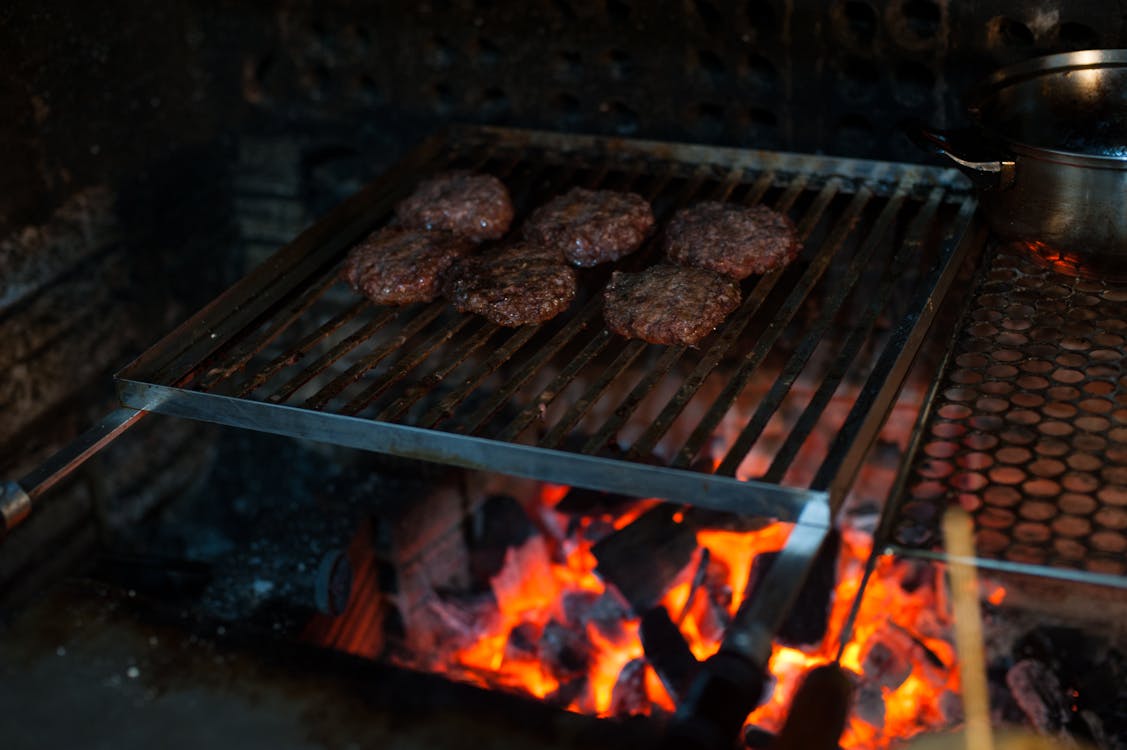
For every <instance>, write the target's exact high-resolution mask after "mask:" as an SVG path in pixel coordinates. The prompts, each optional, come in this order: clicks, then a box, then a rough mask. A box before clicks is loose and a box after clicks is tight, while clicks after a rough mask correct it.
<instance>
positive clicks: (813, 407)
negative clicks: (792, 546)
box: [736, 189, 942, 481]
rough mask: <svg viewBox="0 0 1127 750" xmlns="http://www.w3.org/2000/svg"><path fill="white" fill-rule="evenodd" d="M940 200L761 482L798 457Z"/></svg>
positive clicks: (919, 221)
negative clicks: (800, 449)
mask: <svg viewBox="0 0 1127 750" xmlns="http://www.w3.org/2000/svg"><path fill="white" fill-rule="evenodd" d="M941 198H942V191H941V190H940V189H937V190H935V191H933V193H932V196H931V197H930V198H929V200H928V202H927V203H926V204H925V205H924V207H923V209H922V210H921V211H920V213H919V214H918V215H917V216H916V218H915V219H914V220H913V222H912V226H911V227H910V228H909V230H908V233H909V239H908V240H907V241H906V242H905V243H904V245H903V246H902V247H901V249H900V252H899V253H898V254H897V255H896V257H895V258H894V259H893V261H892V265H891V267H890V268H889V270H888V271H887V272H886V273H885V276H884V279H883V280H882V281H881V284H880V287H879V288H878V290H877V292H876V294H875V295H873V299H872V301H871V302H870V303H869V305H868V307H867V309H866V310H865V312H864V313H863V314H862V316H861V318H860V320H858V322H857V325H855V326H854V327H853V329H852V330H851V331H850V332H849V334H848V335H847V337H846V339H845V343H843V344H842V347H841V351H840V352H839V353H838V356H837V357H836V358H835V359H834V361H833V362H832V363H831V364H830V365H829V367H828V368H827V371H826V376H825V378H824V379H823V380H822V382H821V384H820V385H819V386H818V389H817V390H816V391H815V392H814V395H813V397H812V398H811V399H810V402H809V403H808V404H807V406H806V409H805V410H803V412H802V415H801V416H800V417H799V418H798V421H797V422H796V424H795V426H794V429H792V430H791V433H790V434H789V435H788V436H787V439H786V441H785V442H784V443H783V445H782V446H781V447H780V448H779V451H778V453H776V454H775V460H774V461H772V462H771V466H770V467H769V468H768V469H767V473H766V474H764V475H763V477H764V479H766V480H767V481H772V479H774V478H777V479H776V481H781V479H782V477H783V475H784V474H785V473H786V470H787V469H788V468H789V467H790V465H791V462H792V461H794V459H795V457H796V456H797V455H798V451H799V448H800V447H801V446H802V443H803V442H804V441H805V440H806V438H807V437H809V435H810V433H811V431H812V430H813V428H814V425H815V424H816V423H817V421H818V418H819V417H820V416H821V414H822V411H823V410H824V409H825V407H826V405H827V404H829V402H830V399H831V398H833V395H834V393H835V392H836V391H837V388H838V386H839V385H840V384H841V381H842V378H844V377H845V373H846V371H847V370H848V367H849V365H850V363H851V362H852V361H853V360H854V358H855V357H856V356H857V354H858V352H860V350H861V347H862V346H864V344H865V341H866V339H867V338H868V336H869V334H870V332H871V330H872V327H873V325H874V324H875V323H876V319H877V316H878V315H879V314H880V312H881V311H882V310H883V309H885V305H886V304H887V303H888V300H889V297H890V296H891V294H892V291H893V290H894V289H895V284H896V281H897V280H898V279H899V278H900V276H901V274H903V273H904V272H905V271H906V270H907V267H908V264H909V263H911V261H912V259H913V257H914V255H915V253H916V249H917V247H918V245H919V242H920V241H921V235H922V233H923V232H925V231H926V230H927V229H928V228H929V227H930V225H931V222H932V220H933V219H934V218H935V212H936V211H937V209H938V208H939V201H940V199H941ZM741 437H742V436H741ZM736 445H737V446H739V447H740V448H741V449H742V450H744V452H745V453H746V451H747V450H748V449H750V447H751V444H750V443H748V444H746V446H745V445H744V444H743V443H742V442H741V441H737V443H736ZM741 457H742V455H741Z"/></svg>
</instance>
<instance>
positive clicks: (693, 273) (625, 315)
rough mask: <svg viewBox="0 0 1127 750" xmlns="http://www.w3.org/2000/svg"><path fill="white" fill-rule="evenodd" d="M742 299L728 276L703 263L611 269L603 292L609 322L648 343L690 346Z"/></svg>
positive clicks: (738, 288) (605, 314)
mask: <svg viewBox="0 0 1127 750" xmlns="http://www.w3.org/2000/svg"><path fill="white" fill-rule="evenodd" d="M739 304H740V287H739V285H738V284H737V283H736V282H735V281H734V280H732V279H731V278H730V277H728V276H725V275H723V274H719V273H716V272H715V271H709V270H707V269H704V268H687V267H684V266H670V265H659V266H651V267H649V268H647V269H646V270H644V271H642V272H641V273H623V272H621V271H615V272H614V273H613V274H611V278H610V283H609V284H608V285H607V288H606V290H605V291H604V292H603V317H604V318H605V319H606V323H607V327H608V328H610V330H612V331H614V332H615V333H617V334H619V335H621V336H625V337H627V338H631V339H642V340H643V341H648V342H650V343H651V344H684V345H686V346H693V345H694V344H696V343H697V342H698V341H700V340H701V339H703V338H704V337H705V336H707V335H708V334H709V333H710V332H711V331H712V330H714V329H715V328H716V326H718V325H720V324H721V323H722V322H723V321H724V319H725V318H726V317H728V315H730V314H731V312H732V311H733V310H735V309H736V308H737V307H739Z"/></svg>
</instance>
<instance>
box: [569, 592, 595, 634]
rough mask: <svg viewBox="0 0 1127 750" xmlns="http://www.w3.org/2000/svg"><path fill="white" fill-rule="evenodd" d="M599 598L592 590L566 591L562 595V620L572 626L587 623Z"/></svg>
mask: <svg viewBox="0 0 1127 750" xmlns="http://www.w3.org/2000/svg"><path fill="white" fill-rule="evenodd" d="M599 598H600V597H599V594H597V593H595V592H594V591H568V592H567V593H566V594H564V595H563V613H564V622H565V623H566V624H567V625H568V626H569V627H573V628H574V627H581V626H583V625H585V624H587V620H589V619H590V613H591V610H593V609H594V608H595V603H596V602H598V601H599Z"/></svg>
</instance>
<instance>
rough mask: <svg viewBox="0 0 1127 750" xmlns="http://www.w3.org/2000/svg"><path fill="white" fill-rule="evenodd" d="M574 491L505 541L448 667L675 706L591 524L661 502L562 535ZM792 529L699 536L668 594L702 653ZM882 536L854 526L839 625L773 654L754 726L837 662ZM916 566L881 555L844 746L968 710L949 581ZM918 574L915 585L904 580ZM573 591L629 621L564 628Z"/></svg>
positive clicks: (852, 644) (498, 682) (490, 680)
mask: <svg viewBox="0 0 1127 750" xmlns="http://www.w3.org/2000/svg"><path fill="white" fill-rule="evenodd" d="M566 491H567V488H566V487H562V488H561V487H558V486H548V487H545V488H544V490H543V492H542V495H541V498H540V500H541V504H540V507H539V509H538V511H537V512H538V513H539V514H540V518H539V519H538V521H539V523H538V526H539V527H540V528H541V529H544V530H545V535H540V536H534V537H532V538H531V539H529V540H528V541H527V542H525V543H524V544H522V545H521V546H519V547H516V548H510V549H509V550H508V551H507V553H506V558H505V563H504V565H503V567H502V569H501V570H500V572H499V573H498V574H497V575H496V576H495V577H494V578H493V579H492V582H491V584H492V594H493V598H494V599H495V600H496V605H497V615H496V617H495V618H492V619H491V620H490V622H489V625H488V628H487V629H486V631H485V632H482V633H481V634H480V636H479V637H477V638H476V640H474V641H473V642H472V643H470V644H468V645H460V646H458V647H456V648H452V649H451V650H450V652H449V653H447V654H444V655H443V658H442V663H443V665H444V666H442V667H441V669H442V671H445V672H446V673H448V674H449V675H451V676H453V677H455V678H458V679H463V680H467V681H471V682H475V683H477V684H480V685H483V686H486V687H491V688H499V689H507V690H514V691H519V692H524V693H527V694H529V695H532V696H536V697H538V698H542V699H546V700H550V701H552V702H554V703H556V704H557V705H564V706H566V707H567V708H568V709H569V710H573V711H578V712H584V713H590V714H595V715H599V716H614V715H623V714H630V713H652V712H655V711H656V712H667V713H668V712H672V711H673V710H674V709H675V705H674V700H673V698H672V697H671V695H670V693H669V692H668V690H667V689H666V686H665V685H664V684H663V683H662V681H661V678H660V677H659V675H658V674H657V673H656V672H655V671H654V669H653V668H652V667H651V666H650V665H649V664H648V663H647V662H646V659H645V651H644V649H643V647H642V643H641V639H640V636H639V630H640V622H639V620H638V619H637V618H636V617H633V616H632V615H630V614H629V612H628V609H627V608H626V607H625V605H624V604H622V603H621V602H620V599H618V598H617V596H616V594H615V593H614V592H608V589H607V586H606V584H605V583H604V582H603V581H602V579H600V578H599V576H598V575H597V574H596V564H597V561H596V559H595V556H594V554H593V553H592V546H593V542H592V541H591V538H590V534H589V533H588V532H590V531H592V524H595V523H600V524H602V525H603V527H604V528H605V527H607V526H611V527H613V528H622V527H624V526H625V525H627V524H628V523H630V522H631V521H633V520H634V519H635V518H636V517H637V516H638V515H640V514H641V513H642V512H644V511H645V510H647V509H649V508H650V507H652V506H653V504H654V503H655V502H656V501H646V502H644V503H640V504H638V505H636V506H634V507H632V508H631V509H630V510H629V512H627V513H624V514H621V515H618V516H617V517H613V518H610V517H607V518H599V519H593V518H587V519H583V520H581V521H579V522H578V524H577V523H576V522H575V521H574V520H572V523H571V526H570V532H571V533H564V532H563V531H562V530H564V529H569V526H568V522H567V519H566V518H565V517H564V516H562V515H561V514H557V513H556V512H555V511H554V510H553V509H552V508H553V506H554V505H555V504H556V503H557V502H558V501H559V500H560V499H561V498H562V497H563V495H564V494H565V493H566ZM674 520H675V522H678V523H681V522H683V521H684V515H683V514H678V515H676V516H675V517H674ZM577 527H578V528H577ZM557 531H558V534H557ZM789 532H790V526H789V525H787V524H781V523H776V524H771V525H768V526H766V527H765V528H762V529H758V530H754V531H747V532H742V531H741V532H737V531H723V530H700V531H698V532H697V535H696V536H697V544H698V546H699V549H698V551H697V554H696V556H695V557H694V559H693V561H692V562H691V563H690V564H689V565H688V566H687V567H686V570H685V571H684V572H683V574H682V575H681V577H680V578H679V579H678V580H677V581H676V583H675V585H673V586H672V587H671V588H670V589H669V590H668V592H667V593H666V594H665V596H664V598H663V599H662V602H661V603H662V605H663V606H664V607H665V608H666V610H667V611H668V613H669V615H670V618H671V620H673V622H674V623H676V625H677V626H678V628H679V629H680V631H681V633H682V634H683V635H684V637H685V639H686V641H687V643H688V644H689V648H690V650H691V651H692V653H693V654H694V655H695V656H696V658H697V659H700V660H703V659H706V658H708V657H709V656H711V655H712V654H714V653H715V652H716V650H717V649H718V648H719V646H720V641H721V639H722V637H723V626H724V625H725V624H726V619H727V618H729V617H731V616H732V615H734V613H735V611H736V609H737V607H738V606H739V603H740V602H741V601H742V599H743V597H744V594H745V587H746V585H747V582H748V572H749V570H750V569H751V566H752V565H753V563H754V561H755V558H756V556H757V555H760V554H763V553H765V552H773V551H777V550H779V549H781V548H782V547H783V544H784V543H785V542H786V538H787V535H788V533H789ZM870 545H871V540H870V539H869V537H868V536H867V535H865V534H862V533H858V532H852V533H851V532H846V533H845V534H844V536H843V545H842V554H841V560H840V563H839V574H838V584H837V588H836V591H835V597H834V600H833V604H832V612H831V614H830V618H829V620H830V626H829V628H828V630H827V633H826V636H825V638H824V639H823V642H822V643H821V644H820V645H818V646H816V647H813V648H809V649H807V650H799V649H796V648H788V647H784V646H778V645H777V646H776V647H775V650H774V652H773V654H772V656H771V660H770V664H769V668H770V671H771V673H772V675H773V677H774V685H773V687H772V691H771V694H770V696H769V697H768V698H767V699H766V700H765V701H764V703H763V704H762V705H761V706H760V707H759V708H758V709H756V711H755V712H754V713H752V714H751V716H750V717H749V718H748V721H749V723H751V724H754V725H756V726H759V727H761V728H763V729H767V730H770V731H774V730H777V729H778V728H779V727H780V726H781V724H782V722H783V721H784V719H785V718H786V713H787V708H788V706H789V703H790V696H791V694H792V693H793V691H794V689H795V687H796V686H797V684H798V682H799V681H800V679H801V678H802V676H803V675H804V674H805V673H806V672H807V671H808V670H810V669H811V668H813V667H815V666H817V665H819V664H824V663H827V662H829V661H831V660H833V659H834V658H836V656H837V653H836V644H837V643H838V642H839V639H840V634H841V629H842V628H843V627H844V623H845V621H846V618H847V615H848V610H849V607H850V605H851V604H852V602H853V599H854V597H855V595H856V593H857V591H858V588H859V586H860V582H861V576H862V573H863V569H864V564H865V560H866V559H867V557H868V554H869V549H870ZM913 565H916V566H917V567H915V568H913V567H912V566H913ZM918 565H919V564H917V563H910V562H904V561H898V560H894V559H891V558H886V559H882V561H881V562H880V563H879V565H878V567H877V569H876V571H875V573H874V575H873V576H872V579H871V580H870V583H869V585H868V588H867V589H866V595H865V597H864V599H863V602H862V606H861V608H860V611H859V616H858V618H857V621H856V623H855V626H854V630H853V633H852V636H851V638H850V641H849V643H848V644H847V646H846V647H845V649H844V651H843V654H842V664H843V666H845V667H846V668H847V669H848V670H850V671H852V672H853V673H855V674H856V675H857V679H858V683H859V685H860V686H861V687H860V689H859V691H858V706H857V708H856V710H855V711H854V713H853V715H852V716H851V718H850V721H849V724H848V726H847V729H846V732H845V734H844V736H843V737H842V747H845V748H885V747H889V746H890V745H891V744H892V743H893V742H894V741H896V740H901V739H905V738H908V737H911V736H913V735H915V734H917V733H920V732H922V731H933V730H936V729H941V728H946V727H949V726H951V725H952V724H954V723H956V722H957V721H958V718H959V717H958V716H957V715H953V709H954V707H957V706H958V701H957V694H958V689H959V683H958V674H957V670H956V669H955V668H954V653H953V648H952V646H951V644H950V643H949V642H948V640H947V637H948V636H947V632H946V630H947V625H948V623H946V622H944V621H943V620H942V619H941V618H942V615H941V614H939V613H942V612H944V611H945V600H944V599H943V595H944V591H943V585H942V582H941V581H940V580H939V579H938V576H937V574H935V573H934V570H932V571H931V573H930V574H931V576H932V579H931V580H921V577H922V578H924V579H926V576H927V575H928V571H927V569H923V568H919V567H918ZM909 579H912V581H911V583H910V584H906V583H905V581H908V580H909ZM702 580H704V581H706V582H707V583H706V585H702ZM718 592H719V594H718ZM1004 595H1005V592H1004V590H1002V589H1001V588H995V589H993V590H990V591H988V592H987V596H988V599H989V600H990V601H991V602H999V601H1001V598H1002V597H1004ZM569 601H571V602H574V601H582V602H586V603H588V604H590V603H592V602H594V603H598V606H604V607H605V606H607V602H612V603H613V602H619V604H618V605H617V606H618V607H619V609H618V611H617V615H618V617H617V619H615V620H614V622H608V620H607V619H606V618H605V617H603V615H601V614H600V615H598V616H591V617H590V618H589V619H587V620H586V621H584V623H583V624H582V627H576V626H575V625H574V623H573V624H571V625H568V626H567V627H563V626H561V623H567V622H568V621H569V617H572V618H573V619H574V615H573V613H570V614H569V612H568V611H567V610H568V607H569V606H570V605H569V604H568V602H569ZM592 606H594V605H592ZM553 638H555V639H562V641H566V642H567V643H565V644H564V645H563V646H561V653H563V656H559V655H557V658H556V659H555V661H556V662H558V663H553V659H545V658H544V654H543V653H540V651H541V650H542V646H541V648H537V646H536V644H538V643H539V644H542V643H543V642H544V641H545V639H547V640H548V641H552V639H553ZM571 641H575V643H571ZM552 642H554V641H552ZM580 642H581V645H576V644H579V643H580ZM880 644H884V645H880ZM888 644H892V645H893V646H895V648H893V650H892V651H891V652H889V653H891V654H892V656H889V655H888V654H886V651H887V650H888ZM568 649H571V652H569V651H568ZM881 649H884V650H881ZM897 649H898V650H897ZM572 652H574V653H572ZM889 659H892V660H893V661H894V662H895V660H896V659H905V660H906V661H904V663H903V665H902V666H900V665H898V664H896V663H893V664H892V665H890V664H889V663H888V662H889ZM572 661H574V662H575V663H572ZM866 701H867V703H866ZM874 701H875V704H874Z"/></svg>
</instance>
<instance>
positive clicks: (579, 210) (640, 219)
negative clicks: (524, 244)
mask: <svg viewBox="0 0 1127 750" xmlns="http://www.w3.org/2000/svg"><path fill="white" fill-rule="evenodd" d="M653 225H654V215H653V211H652V210H651V209H650V204H649V203H647V202H646V199H645V198H643V197H642V196H640V195H637V194H636V193H619V192H615V191H613V190H585V189H583V188H572V189H571V190H569V191H568V192H567V193H565V194H563V195H561V196H558V197H556V198H553V199H552V200H550V201H548V202H547V203H545V204H544V205H543V206H541V207H540V208H538V209H536V210H535V211H533V212H532V215H531V216H530V217H528V221H527V222H525V224H524V236H525V238H527V239H530V240H533V241H536V242H543V243H544V244H546V245H552V246H554V247H558V248H559V249H560V251H561V252H562V253H563V254H564V257H565V258H567V260H568V261H570V262H571V263H574V264H575V265H577V266H583V267H588V266H595V265H598V264H599V263H606V262H608V261H614V260H618V259H619V258H621V257H622V256H624V255H629V254H630V253H632V252H634V251H635V250H637V249H638V248H639V247H641V245H642V241H643V240H645V239H646V236H647V235H648V234H649V233H650V230H651V229H653Z"/></svg>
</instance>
